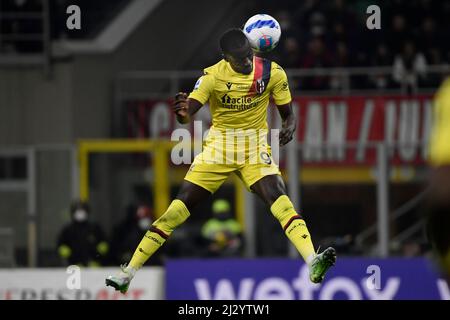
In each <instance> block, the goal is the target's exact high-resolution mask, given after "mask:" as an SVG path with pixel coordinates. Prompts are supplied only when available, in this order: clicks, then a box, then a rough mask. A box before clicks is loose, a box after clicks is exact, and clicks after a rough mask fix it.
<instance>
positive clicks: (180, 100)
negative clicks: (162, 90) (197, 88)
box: [172, 92, 188, 118]
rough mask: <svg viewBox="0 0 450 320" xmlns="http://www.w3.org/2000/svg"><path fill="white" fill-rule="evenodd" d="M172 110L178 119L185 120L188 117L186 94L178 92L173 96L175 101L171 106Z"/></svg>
mask: <svg viewBox="0 0 450 320" xmlns="http://www.w3.org/2000/svg"><path fill="white" fill-rule="evenodd" d="M172 110H173V112H175V114H176V115H177V116H179V117H182V118H185V117H187V116H188V102H187V93H184V92H178V93H177V94H176V95H175V101H174V103H173V105H172Z"/></svg>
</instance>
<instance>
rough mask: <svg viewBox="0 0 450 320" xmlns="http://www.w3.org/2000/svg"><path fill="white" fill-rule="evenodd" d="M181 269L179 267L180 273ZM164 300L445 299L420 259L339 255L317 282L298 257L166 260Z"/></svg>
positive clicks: (441, 285)
mask: <svg viewBox="0 0 450 320" xmlns="http://www.w3.org/2000/svg"><path fill="white" fill-rule="evenodd" d="M180 270H182V272H180ZM166 298H167V299H169V300H172V299H173V300H185V299H191V300H330V299H333V300H336V299H343V300H345V299H352V300H405V299H413V300H415V299H424V300H429V299H430V300H431V299H433V300H449V299H450V291H449V287H448V285H447V283H446V282H445V281H444V280H442V279H440V278H439V277H438V275H437V273H436V271H435V270H434V267H433V265H432V264H431V263H430V262H429V261H428V260H426V259H422V258H411V259H402V258H392V259H364V258H340V259H339V258H338V262H337V264H336V266H335V267H334V268H332V269H331V270H330V271H329V273H328V274H327V277H326V278H325V280H324V282H323V283H322V284H320V285H319V284H313V283H311V282H310V281H309V279H308V269H307V266H306V265H305V264H304V263H303V262H301V261H300V260H291V259H255V260H244V259H241V260H238V259H235V260H234V259H233V260H227V259H222V260H219V259H218V260H207V259H205V260H171V261H168V263H167V264H166Z"/></svg>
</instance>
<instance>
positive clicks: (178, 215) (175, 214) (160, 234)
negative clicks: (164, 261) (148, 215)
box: [128, 180, 211, 270]
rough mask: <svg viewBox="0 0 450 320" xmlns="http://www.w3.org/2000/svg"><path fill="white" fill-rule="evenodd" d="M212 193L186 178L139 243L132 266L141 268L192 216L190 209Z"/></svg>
mask: <svg viewBox="0 0 450 320" xmlns="http://www.w3.org/2000/svg"><path fill="white" fill-rule="evenodd" d="M210 195H211V192H209V191H208V190H206V189H204V188H202V187H200V186H198V185H196V184H194V183H192V182H189V181H186V180H184V181H183V184H182V185H181V189H180V191H179V192H178V195H177V196H176V197H175V199H174V200H173V201H172V203H171V204H170V205H169V207H168V208H167V210H166V212H164V214H163V215H162V216H161V217H159V219H157V220H156V221H155V222H153V223H152V226H151V227H150V229H149V230H148V231H147V232H146V234H145V236H144V237H143V238H142V241H141V242H140V243H139V245H138V247H137V249H136V251H135V253H134V254H133V257H132V258H131V261H130V263H129V264H128V265H129V266H130V267H132V268H134V269H136V270H137V269H140V268H141V267H142V266H143V265H144V263H145V262H146V261H147V260H148V259H149V258H150V257H151V256H152V255H153V254H154V253H155V252H156V251H157V250H158V249H159V248H160V247H161V246H162V245H163V244H164V242H166V240H167V239H168V238H169V237H170V235H171V234H172V232H173V231H174V230H175V229H176V228H177V227H178V226H179V225H181V224H182V223H183V222H184V221H186V219H187V218H188V217H189V216H190V210H191V209H192V208H194V207H195V206H196V205H197V204H198V203H199V202H200V201H202V200H204V199H205V198H207V197H208V196H210Z"/></svg>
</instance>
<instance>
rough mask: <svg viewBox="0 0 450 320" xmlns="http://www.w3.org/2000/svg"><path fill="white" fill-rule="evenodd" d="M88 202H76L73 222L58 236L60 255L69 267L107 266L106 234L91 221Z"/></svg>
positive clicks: (72, 207)
mask: <svg viewBox="0 0 450 320" xmlns="http://www.w3.org/2000/svg"><path fill="white" fill-rule="evenodd" d="M89 215H90V208H89V205H88V204H87V203H86V202H83V201H79V200H77V201H74V202H73V203H72V204H71V206H70V216H71V222H70V223H69V224H68V225H66V226H64V228H63V229H62V231H61V233H60V234H59V236H58V254H59V256H60V258H61V259H62V260H63V261H64V263H65V264H67V265H79V266H89V267H96V266H100V265H103V264H105V259H106V256H107V254H108V251H109V244H108V242H107V241H106V238H105V235H104V232H103V231H102V229H101V228H100V226H99V225H98V224H96V223H93V222H91V221H89Z"/></svg>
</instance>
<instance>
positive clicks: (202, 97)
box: [189, 74, 215, 104]
mask: <svg viewBox="0 0 450 320" xmlns="http://www.w3.org/2000/svg"><path fill="white" fill-rule="evenodd" d="M214 82H215V79H214V76H213V75H211V74H204V75H203V76H201V77H200V78H198V80H197V82H196V83H195V86H194V89H193V90H192V92H191V93H190V94H189V98H193V99H195V100H197V101H198V102H200V103H201V104H205V103H206V102H207V101H208V100H209V97H210V95H211V93H212V92H213V89H214Z"/></svg>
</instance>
